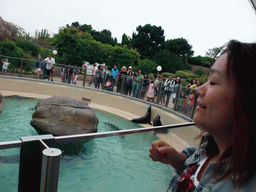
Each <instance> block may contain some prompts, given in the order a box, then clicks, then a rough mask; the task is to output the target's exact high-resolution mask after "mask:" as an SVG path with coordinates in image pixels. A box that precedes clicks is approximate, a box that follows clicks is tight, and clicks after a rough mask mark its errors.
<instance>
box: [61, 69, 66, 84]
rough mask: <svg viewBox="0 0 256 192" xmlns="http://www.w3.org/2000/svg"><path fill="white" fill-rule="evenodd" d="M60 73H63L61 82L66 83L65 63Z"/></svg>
mask: <svg viewBox="0 0 256 192" xmlns="http://www.w3.org/2000/svg"><path fill="white" fill-rule="evenodd" d="M60 75H61V82H62V83H66V67H65V65H63V66H62V68H61V70H60Z"/></svg>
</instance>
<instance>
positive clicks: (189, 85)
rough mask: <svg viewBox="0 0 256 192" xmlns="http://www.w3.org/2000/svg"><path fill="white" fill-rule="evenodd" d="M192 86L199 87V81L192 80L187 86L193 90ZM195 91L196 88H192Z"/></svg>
mask: <svg viewBox="0 0 256 192" xmlns="http://www.w3.org/2000/svg"><path fill="white" fill-rule="evenodd" d="M192 85H194V86H195V85H197V80H196V79H191V81H190V83H189V84H187V85H186V87H188V88H191V86H192ZM192 89H194V88H192Z"/></svg>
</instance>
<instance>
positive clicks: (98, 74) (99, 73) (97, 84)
mask: <svg viewBox="0 0 256 192" xmlns="http://www.w3.org/2000/svg"><path fill="white" fill-rule="evenodd" d="M95 74H96V76H95V89H99V88H100V84H102V81H103V77H102V75H103V70H102V66H101V65H99V66H98V69H97V70H96V73H95Z"/></svg>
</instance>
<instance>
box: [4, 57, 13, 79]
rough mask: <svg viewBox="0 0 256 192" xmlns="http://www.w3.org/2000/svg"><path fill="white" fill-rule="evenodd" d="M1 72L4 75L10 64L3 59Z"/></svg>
mask: <svg viewBox="0 0 256 192" xmlns="http://www.w3.org/2000/svg"><path fill="white" fill-rule="evenodd" d="M2 63H3V66H2V72H3V73H4V75H5V74H6V72H7V70H8V66H9V65H10V64H11V63H10V62H8V59H7V58H5V59H4V60H3V59H2Z"/></svg>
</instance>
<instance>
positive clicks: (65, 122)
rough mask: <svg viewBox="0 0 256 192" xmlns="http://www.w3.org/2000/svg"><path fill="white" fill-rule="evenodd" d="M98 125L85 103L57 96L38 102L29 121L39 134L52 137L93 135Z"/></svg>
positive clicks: (96, 119)
mask: <svg viewBox="0 0 256 192" xmlns="http://www.w3.org/2000/svg"><path fill="white" fill-rule="evenodd" d="M98 123H99V120H98V118H97V117H96V115H95V113H94V111H93V110H92V109H91V108H90V107H89V106H88V104H87V103H86V102H84V101H80V100H77V99H72V98H69V97H59V96H54V97H51V98H48V99H45V100H41V101H39V102H38V103H37V105H36V107H35V112H34V113H33V115H32V120H31V121H30V124H31V126H33V127H34V128H35V129H36V131H37V132H38V133H39V134H52V135H54V136H61V135H74V134H83V133H94V132H97V131H98V128H97V126H98Z"/></svg>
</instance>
